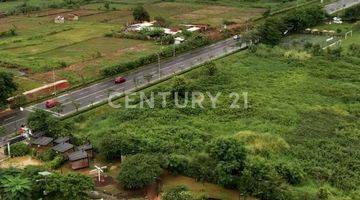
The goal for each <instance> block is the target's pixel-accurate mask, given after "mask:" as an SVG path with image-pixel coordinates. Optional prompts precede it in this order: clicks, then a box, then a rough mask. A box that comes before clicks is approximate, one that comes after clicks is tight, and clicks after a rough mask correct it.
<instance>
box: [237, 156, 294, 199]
mask: <svg viewBox="0 0 360 200" xmlns="http://www.w3.org/2000/svg"><path fill="white" fill-rule="evenodd" d="M239 187H240V190H241V191H243V192H244V193H246V194H252V195H253V196H255V197H257V198H259V199H262V200H286V199H289V198H288V195H289V193H288V186H287V185H286V184H285V182H284V181H283V180H282V178H281V176H280V175H279V174H278V173H277V172H276V170H275V169H274V168H273V167H272V166H271V165H270V164H269V163H267V162H266V161H265V160H262V159H259V158H253V159H251V160H249V162H248V163H247V165H246V167H245V170H244V172H243V174H242V176H241V178H240V184H239Z"/></svg>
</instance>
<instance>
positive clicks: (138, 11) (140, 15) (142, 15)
mask: <svg viewBox="0 0 360 200" xmlns="http://www.w3.org/2000/svg"><path fill="white" fill-rule="evenodd" d="M133 17H134V20H135V21H150V15H149V13H148V12H147V11H146V10H145V8H144V7H143V6H137V7H135V8H134V10H133Z"/></svg>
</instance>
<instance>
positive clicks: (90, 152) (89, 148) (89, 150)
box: [77, 144, 94, 159]
mask: <svg viewBox="0 0 360 200" xmlns="http://www.w3.org/2000/svg"><path fill="white" fill-rule="evenodd" d="M77 149H78V150H79V151H85V152H86V153H87V155H88V157H89V159H91V158H93V157H94V152H93V147H92V145H91V144H84V145H81V146H79V147H77Z"/></svg>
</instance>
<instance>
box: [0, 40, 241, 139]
mask: <svg viewBox="0 0 360 200" xmlns="http://www.w3.org/2000/svg"><path fill="white" fill-rule="evenodd" d="M242 48H246V44H245V43H242V44H241V45H240V44H239V42H238V41H236V40H234V39H232V38H231V39H227V40H224V41H220V42H217V43H215V44H212V45H209V46H206V47H203V48H200V49H196V50H193V51H190V52H187V53H185V54H181V55H178V56H175V57H173V58H171V59H166V61H161V60H160V65H159V63H154V64H151V65H148V66H144V67H141V68H139V69H137V70H135V71H131V72H130V73H128V74H126V75H123V77H124V78H125V79H126V80H127V81H126V82H125V83H122V84H115V83H114V79H113V78H112V79H106V80H104V81H102V82H99V83H95V84H93V85H90V86H87V87H83V88H80V89H78V90H74V91H71V92H68V93H65V94H62V95H61V96H58V97H55V99H57V100H58V101H59V102H60V103H61V105H62V109H61V110H56V111H55V110H54V109H46V107H45V101H44V102H41V103H38V104H35V105H31V106H29V107H26V108H25V109H24V110H23V111H20V110H19V111H16V112H14V113H13V114H11V115H8V116H5V117H2V118H0V126H3V127H4V128H5V129H6V131H7V132H8V133H13V132H15V131H16V130H18V129H19V127H20V126H21V125H22V124H26V119H27V117H28V116H29V114H30V113H31V112H34V111H35V110H36V109H43V110H46V111H48V112H51V113H52V114H53V115H54V116H56V117H65V116H68V115H70V114H73V113H74V112H77V111H80V110H83V109H87V108H89V107H91V106H94V105H96V104H99V103H103V102H104V101H108V97H109V95H110V94H113V93H118V94H121V93H124V92H131V91H133V90H135V89H136V88H138V87H141V86H144V85H146V84H149V83H151V82H154V81H158V80H160V79H165V78H167V77H169V76H173V75H175V74H177V73H180V72H181V71H183V70H188V69H191V68H193V67H195V66H197V65H199V64H201V63H204V62H206V61H209V60H212V59H215V58H218V57H221V56H225V55H227V54H229V53H232V52H234V51H237V50H239V49H242ZM159 72H160V73H159ZM160 74H161V75H160Z"/></svg>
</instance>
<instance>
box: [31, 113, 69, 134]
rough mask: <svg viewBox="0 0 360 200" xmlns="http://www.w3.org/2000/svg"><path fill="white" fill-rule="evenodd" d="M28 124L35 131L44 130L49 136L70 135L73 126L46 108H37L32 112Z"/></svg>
mask: <svg viewBox="0 0 360 200" xmlns="http://www.w3.org/2000/svg"><path fill="white" fill-rule="evenodd" d="M27 124H28V125H29V127H30V128H31V130H33V131H35V132H36V131H42V132H44V133H46V135H47V136H49V137H59V136H64V135H69V134H70V133H71V131H72V130H73V127H72V125H71V124H69V123H64V122H62V121H60V120H59V119H58V118H55V117H54V116H52V114H51V113H49V112H47V111H44V110H36V111H35V112H33V113H31V114H30V116H29V118H28V120H27Z"/></svg>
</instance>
